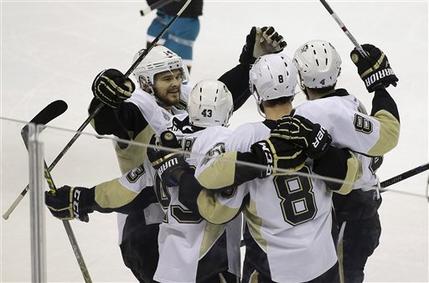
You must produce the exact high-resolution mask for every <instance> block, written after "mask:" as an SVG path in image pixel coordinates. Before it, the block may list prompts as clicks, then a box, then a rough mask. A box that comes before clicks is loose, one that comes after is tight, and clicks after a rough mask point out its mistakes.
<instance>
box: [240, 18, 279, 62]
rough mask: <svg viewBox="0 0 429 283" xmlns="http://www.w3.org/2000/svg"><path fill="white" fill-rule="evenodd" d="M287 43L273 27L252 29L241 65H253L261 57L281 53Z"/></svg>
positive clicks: (243, 52)
mask: <svg viewBox="0 0 429 283" xmlns="http://www.w3.org/2000/svg"><path fill="white" fill-rule="evenodd" d="M286 45H287V43H286V41H284V40H283V36H281V35H279V34H278V33H277V32H276V31H275V30H274V28H273V27H263V28H257V27H252V29H251V30H250V33H249V34H248V35H247V36H246V44H245V45H244V46H243V50H242V51H241V54H240V60H239V61H240V63H241V64H244V65H251V64H253V63H255V60H256V58H258V57H259V56H262V55H265V54H270V53H275V52H280V51H282V50H283V49H284V48H285V47H286Z"/></svg>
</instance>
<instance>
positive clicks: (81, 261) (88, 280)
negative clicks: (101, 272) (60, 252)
mask: <svg viewBox="0 0 429 283" xmlns="http://www.w3.org/2000/svg"><path fill="white" fill-rule="evenodd" d="M43 164H44V167H45V168H44V173H45V179H46V181H47V183H48V186H49V189H50V190H51V191H56V190H57V188H56V186H55V183H54V180H53V178H52V175H51V173H50V172H49V168H48V165H47V164H46V161H45V160H43ZM62 222H63V225H64V229H65V230H66V233H67V236H68V238H69V241H70V244H71V246H72V249H73V253H74V255H75V257H76V260H77V263H78V265H79V268H80V271H81V272H82V276H83V279H84V280H85V283H91V282H92V280H91V276H90V275H89V272H88V268H87V267H86V264H85V261H84V259H83V256H82V253H81V251H80V248H79V245H78V243H77V240H76V237H75V235H74V232H73V229H72V228H71V225H70V222H69V221H68V220H63V221H62Z"/></svg>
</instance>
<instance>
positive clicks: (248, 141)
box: [196, 123, 337, 283]
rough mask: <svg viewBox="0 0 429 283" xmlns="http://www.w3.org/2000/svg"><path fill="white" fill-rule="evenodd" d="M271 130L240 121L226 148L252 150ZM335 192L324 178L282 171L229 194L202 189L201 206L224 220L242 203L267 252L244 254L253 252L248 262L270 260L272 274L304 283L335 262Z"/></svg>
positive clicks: (252, 231)
mask: <svg viewBox="0 0 429 283" xmlns="http://www.w3.org/2000/svg"><path fill="white" fill-rule="evenodd" d="M269 134H270V129H269V128H268V127H267V126H265V125H264V124H263V123H250V124H245V125H242V126H241V127H239V128H238V129H236V131H234V133H233V135H232V136H231V137H230V138H229V139H228V141H227V142H226V144H225V150H226V152H228V151H241V152H247V151H250V146H251V145H252V144H253V143H255V142H257V141H260V140H263V139H265V138H267V137H268V136H269ZM206 139H210V137H206ZM209 165H210V162H208V163H206V164H204V163H203V165H202V166H198V167H197V171H196V175H197V176H198V174H199V173H200V172H202V171H203V170H204V169H205V166H209ZM225 166H228V165H226V164H225ZM311 169H312V162H311V161H310V160H309V163H308V164H306V166H305V167H304V168H303V169H302V170H300V172H302V173H307V174H311V173H312V171H311ZM331 197H332V195H331V193H330V192H329V191H328V190H326V185H325V183H324V182H323V181H321V180H320V179H311V178H310V177H303V176H296V175H283V176H270V177H268V178H265V179H255V180H253V181H250V182H246V183H244V184H242V185H240V186H239V187H238V188H236V190H235V192H234V193H233V195H232V196H230V197H225V196H223V195H221V194H216V193H213V191H209V190H204V191H203V192H202V193H200V196H199V198H198V205H199V209H200V213H201V215H203V216H204V217H206V218H207V219H209V220H210V221H212V222H214V223H223V222H225V221H228V220H229V219H230V218H231V217H233V216H234V215H236V214H237V213H238V211H239V210H240V208H241V207H242V204H243V203H244V209H243V213H244V215H245V219H246V222H247V228H248V231H249V233H250V236H251V238H252V239H253V240H254V241H255V242H256V243H257V244H258V246H259V247H260V249H261V250H262V251H263V254H258V255H257V256H255V257H252V256H251V255H248V254H246V257H249V256H250V257H252V258H250V261H251V262H253V263H255V264H258V262H259V263H261V265H262V262H261V260H262V261H264V260H265V262H268V266H269V272H270V274H271V278H272V280H274V281H276V282H282V283H283V282H285V283H286V282H303V281H309V280H311V279H314V278H316V277H318V276H319V275H321V274H323V273H324V272H326V271H327V270H328V269H329V268H331V267H332V266H333V265H334V264H335V262H336V261H337V256H336V252H335V247H334V241H333V239H332V235H331V227H332V217H331V205H332V200H331ZM247 198H248V199H247ZM253 252H256V251H253ZM252 254H254V253H252ZM265 275H267V274H265Z"/></svg>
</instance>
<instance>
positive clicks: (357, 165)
mask: <svg viewBox="0 0 429 283" xmlns="http://www.w3.org/2000/svg"><path fill="white" fill-rule="evenodd" d="M350 155H351V156H350V158H349V159H347V173H346V177H345V179H344V183H343V185H342V186H341V188H340V189H339V190H338V191H335V192H336V193H338V194H341V195H346V194H348V193H350V192H351V191H352V189H353V184H354V182H356V181H357V180H358V179H359V178H360V177H361V176H362V164H361V162H360V161H359V159H357V158H356V156H355V155H354V154H353V153H352V152H350Z"/></svg>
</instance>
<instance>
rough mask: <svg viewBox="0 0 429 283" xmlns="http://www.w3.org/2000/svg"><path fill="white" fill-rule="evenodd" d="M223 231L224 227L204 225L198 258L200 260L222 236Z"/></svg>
mask: <svg viewBox="0 0 429 283" xmlns="http://www.w3.org/2000/svg"><path fill="white" fill-rule="evenodd" d="M223 231H225V225H216V224H211V223H208V222H207V223H206V226H205V227H204V235H203V240H202V242H201V246H200V255H199V258H202V257H203V256H204V255H205V254H206V253H207V252H208V251H209V250H210V248H211V247H212V246H213V244H214V243H215V242H216V240H217V239H219V237H220V236H221V235H222V233H223Z"/></svg>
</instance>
